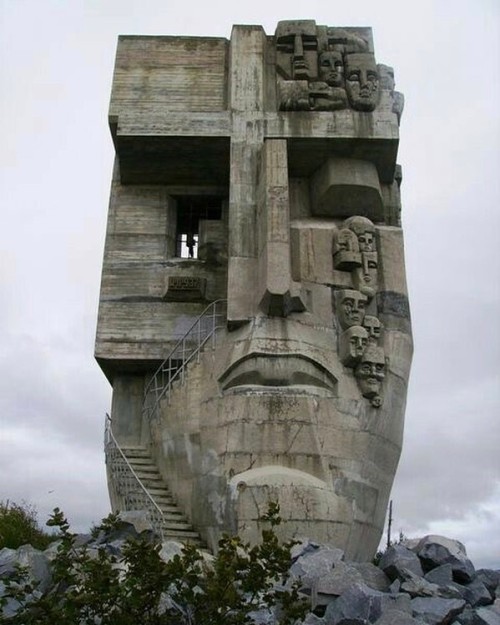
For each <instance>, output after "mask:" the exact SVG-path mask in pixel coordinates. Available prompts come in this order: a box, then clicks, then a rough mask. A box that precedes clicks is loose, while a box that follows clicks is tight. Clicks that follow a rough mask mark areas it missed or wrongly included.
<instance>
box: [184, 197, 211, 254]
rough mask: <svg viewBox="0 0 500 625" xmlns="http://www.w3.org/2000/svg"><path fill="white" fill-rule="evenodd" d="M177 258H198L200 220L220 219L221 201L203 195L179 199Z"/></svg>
mask: <svg viewBox="0 0 500 625" xmlns="http://www.w3.org/2000/svg"><path fill="white" fill-rule="evenodd" d="M176 200H177V236H176V256H180V257H181V258H198V234H199V226H198V222H199V220H200V219H220V218H221V212H222V211H221V199H220V198H218V197H207V196H202V195H196V196H182V197H177V198H176Z"/></svg>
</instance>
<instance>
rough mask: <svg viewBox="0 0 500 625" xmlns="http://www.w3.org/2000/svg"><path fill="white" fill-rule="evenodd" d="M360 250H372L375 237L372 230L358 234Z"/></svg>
mask: <svg viewBox="0 0 500 625" xmlns="http://www.w3.org/2000/svg"><path fill="white" fill-rule="evenodd" d="M358 243H359V251H360V252H373V251H374V250H375V237H374V234H373V232H368V231H366V232H361V233H360V234H358Z"/></svg>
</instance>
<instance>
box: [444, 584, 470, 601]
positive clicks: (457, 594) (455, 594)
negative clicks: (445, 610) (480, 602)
mask: <svg viewBox="0 0 500 625" xmlns="http://www.w3.org/2000/svg"><path fill="white" fill-rule="evenodd" d="M437 594H438V597H443V598H445V599H465V591H464V587H463V586H461V585H460V584H457V583H456V582H450V583H449V584H446V586H439V589H438V593H437Z"/></svg>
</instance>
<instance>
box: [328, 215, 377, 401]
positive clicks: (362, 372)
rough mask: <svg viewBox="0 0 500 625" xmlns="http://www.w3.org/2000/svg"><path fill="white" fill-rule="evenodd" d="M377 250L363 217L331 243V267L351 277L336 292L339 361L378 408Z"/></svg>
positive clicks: (371, 227)
mask: <svg viewBox="0 0 500 625" xmlns="http://www.w3.org/2000/svg"><path fill="white" fill-rule="evenodd" d="M377 258H378V256H377V247H376V236H375V226H374V225H373V223H372V222H371V221H370V220H369V219H366V218H365V217H350V218H349V219H346V221H345V222H344V223H343V224H342V227H341V228H340V229H339V230H338V231H337V233H336V235H335V237H334V240H333V264H334V268H335V269H337V270H340V271H349V272H350V273H351V278H352V283H353V287H354V288H352V289H341V290H338V291H336V311H337V318H338V321H339V325H340V328H341V330H342V333H341V335H340V341H339V353H340V360H341V362H342V363H343V364H344V365H345V366H346V367H350V368H352V369H354V375H355V377H356V379H357V382H358V386H359V388H360V391H361V394H362V395H363V397H366V398H367V399H369V400H370V402H371V404H372V405H373V406H375V407H378V406H380V405H381V403H382V396H381V389H382V381H383V379H384V377H385V355H384V350H383V348H382V347H381V345H380V343H381V339H382V324H381V322H380V320H379V319H378V317H377V314H376V312H377V311H376V301H375V298H374V296H375V295H376V290H377V264H378V262H377Z"/></svg>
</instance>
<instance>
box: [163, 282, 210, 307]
mask: <svg viewBox="0 0 500 625" xmlns="http://www.w3.org/2000/svg"><path fill="white" fill-rule="evenodd" d="M206 287H207V280H206V278H199V277H197V276H169V277H168V282H167V290H166V292H165V295H164V299H165V300H166V301H168V302H193V301H198V300H201V299H205V291H206Z"/></svg>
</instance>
